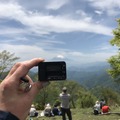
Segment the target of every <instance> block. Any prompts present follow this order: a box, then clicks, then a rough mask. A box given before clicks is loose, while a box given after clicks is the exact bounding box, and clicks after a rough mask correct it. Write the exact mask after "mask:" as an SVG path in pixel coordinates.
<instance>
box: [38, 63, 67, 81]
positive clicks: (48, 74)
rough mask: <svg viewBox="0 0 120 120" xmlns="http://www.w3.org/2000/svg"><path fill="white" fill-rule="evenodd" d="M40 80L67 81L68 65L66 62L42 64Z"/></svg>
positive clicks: (40, 65)
mask: <svg viewBox="0 0 120 120" xmlns="http://www.w3.org/2000/svg"><path fill="white" fill-rule="evenodd" d="M38 79H39V80H40V81H57V80H66V63H65V62H64V61H55V62H40V63H39V64H38Z"/></svg>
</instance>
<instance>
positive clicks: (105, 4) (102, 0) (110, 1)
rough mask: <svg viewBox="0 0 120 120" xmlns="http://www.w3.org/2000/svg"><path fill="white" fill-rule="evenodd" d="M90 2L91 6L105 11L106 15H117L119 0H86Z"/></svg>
mask: <svg viewBox="0 0 120 120" xmlns="http://www.w3.org/2000/svg"><path fill="white" fill-rule="evenodd" d="M88 1H90V2H91V6H94V7H95V8H97V9H100V10H103V11H106V12H107V13H108V15H118V14H119V10H118V8H120V1H119V0H88Z"/></svg>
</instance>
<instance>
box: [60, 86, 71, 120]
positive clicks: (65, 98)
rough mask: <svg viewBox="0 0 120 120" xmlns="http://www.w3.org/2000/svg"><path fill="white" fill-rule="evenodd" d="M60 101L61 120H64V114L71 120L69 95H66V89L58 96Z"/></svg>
mask: <svg viewBox="0 0 120 120" xmlns="http://www.w3.org/2000/svg"><path fill="white" fill-rule="evenodd" d="M59 98H60V101H61V112H62V120H66V114H67V116H68V119H69V120H72V114H71V110H70V105H69V104H70V98H71V97H70V94H68V93H67V88H66V87H63V89H62V93H60V95H59Z"/></svg>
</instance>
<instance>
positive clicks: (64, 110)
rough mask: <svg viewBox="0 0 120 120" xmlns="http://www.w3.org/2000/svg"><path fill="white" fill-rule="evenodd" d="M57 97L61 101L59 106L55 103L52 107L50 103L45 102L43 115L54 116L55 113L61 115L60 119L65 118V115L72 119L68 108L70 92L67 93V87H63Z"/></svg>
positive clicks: (64, 119)
mask: <svg viewBox="0 0 120 120" xmlns="http://www.w3.org/2000/svg"><path fill="white" fill-rule="evenodd" d="M59 99H60V101H61V105H60V107H59V106H57V105H54V107H53V108H52V107H51V106H50V104H47V105H46V107H45V109H44V115H45V116H55V115H61V116H62V120H66V115H67V117H68V119H69V120H72V114H71V110H70V104H69V103H70V94H68V93H67V88H66V87H63V89H62V93H60V95H59Z"/></svg>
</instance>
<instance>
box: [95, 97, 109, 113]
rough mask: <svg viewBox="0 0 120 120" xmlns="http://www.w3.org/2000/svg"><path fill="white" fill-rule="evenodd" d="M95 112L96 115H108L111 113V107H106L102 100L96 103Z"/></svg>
mask: <svg viewBox="0 0 120 120" xmlns="http://www.w3.org/2000/svg"><path fill="white" fill-rule="evenodd" d="M93 110H94V115H99V114H108V113H109V111H110V107H109V106H108V105H106V103H105V100H103V99H101V100H100V101H96V103H95V105H94V107H93Z"/></svg>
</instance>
